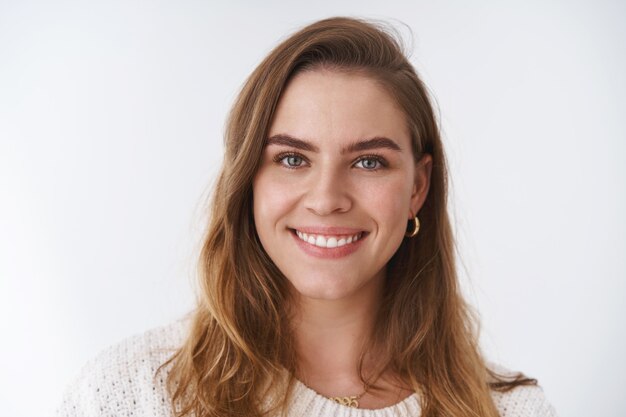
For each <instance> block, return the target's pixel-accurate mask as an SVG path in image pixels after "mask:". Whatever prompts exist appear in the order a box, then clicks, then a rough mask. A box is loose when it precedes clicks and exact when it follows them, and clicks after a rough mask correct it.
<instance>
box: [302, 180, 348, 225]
mask: <svg viewBox="0 0 626 417" xmlns="http://www.w3.org/2000/svg"><path fill="white" fill-rule="evenodd" d="M349 188H350V187H349V186H348V184H347V180H346V178H342V176H341V175H338V174H337V173H335V172H333V171H332V170H325V171H323V172H317V173H316V174H315V175H313V176H312V178H311V181H310V183H309V187H308V190H306V193H305V197H304V205H305V207H306V208H307V210H309V211H310V212H312V213H314V214H316V215H318V216H327V215H329V214H333V213H345V212H347V211H348V210H350V208H351V207H352V198H351V197H350V190H349Z"/></svg>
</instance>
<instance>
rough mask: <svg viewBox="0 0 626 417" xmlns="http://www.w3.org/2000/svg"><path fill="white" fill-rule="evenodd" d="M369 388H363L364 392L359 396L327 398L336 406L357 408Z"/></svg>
mask: <svg viewBox="0 0 626 417" xmlns="http://www.w3.org/2000/svg"><path fill="white" fill-rule="evenodd" d="M368 389H369V387H365V391H363V392H362V393H360V394H359V395H350V396H346V397H329V400H332V401H334V402H336V403H337V404H341V405H345V406H346V407H351V408H359V400H360V399H361V397H362V396H364V395H365V393H366V392H367V390H368Z"/></svg>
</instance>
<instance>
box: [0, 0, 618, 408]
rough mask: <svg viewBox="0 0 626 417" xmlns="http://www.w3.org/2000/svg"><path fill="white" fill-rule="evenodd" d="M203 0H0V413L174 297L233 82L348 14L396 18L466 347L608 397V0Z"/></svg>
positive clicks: (159, 313)
mask: <svg viewBox="0 0 626 417" xmlns="http://www.w3.org/2000/svg"><path fill="white" fill-rule="evenodd" d="M222 3H223V4H221V5H218V4H212V3H210V2H208V1H205V2H201V1H176V2H174V1H154V0H151V1H101V2H87V1H81V2H79V1H75V2H73V1H54V2H50V1H45V2H44V1H42V2H40V3H36V2H33V1H17V0H16V1H8V2H7V1H2V0H0V199H1V201H0V202H1V204H0V337H1V342H0V349H1V350H0V404H2V405H1V408H2V411H1V412H0V414H2V415H5V416H13V417H20V416H43V415H46V414H49V413H51V412H52V410H53V409H54V408H55V407H56V405H57V404H58V402H59V400H60V397H61V394H62V391H63V388H64V386H65V385H66V384H67V383H68V382H69V380H70V379H71V378H72V377H73V376H74V375H75V374H76V373H77V371H78V370H79V368H80V367H81V365H82V364H83V363H84V362H85V361H86V360H87V359H88V358H91V357H93V356H94V355H95V354H96V353H97V352H98V351H100V350H101V349H103V348H104V347H106V346H108V345H110V344H113V343H115V342H117V341H119V340H120V339H123V338H125V337H127V336H129V335H131V334H134V333H137V332H141V331H143V330H146V329H148V328H150V327H154V326H157V325H160V324H163V323H167V322H169V321H171V320H173V319H176V318H178V317H180V316H181V315H182V314H184V313H185V312H187V311H188V310H189V309H191V308H192V306H193V289H192V288H193V285H194V284H193V282H194V281H193V280H194V269H193V268H194V262H195V256H196V252H197V247H198V239H199V236H200V234H199V232H200V230H201V229H202V227H203V225H204V221H205V219H206V215H207V213H206V210H205V208H204V201H205V199H206V196H207V194H208V191H209V190H210V186H211V181H212V179H213V178H214V175H215V173H216V172H217V169H218V167H219V163H220V160H221V150H222V131H223V123H224V119H225V117H226V112H227V111H228V109H229V107H230V105H231V104H232V101H233V98H234V97H235V94H236V93H237V91H238V89H239V87H240V86H241V84H242V82H243V81H244V79H245V77H246V76H247V75H248V74H249V73H250V72H251V71H252V69H253V68H254V66H255V65H256V64H258V63H259V62H260V60H261V59H262V57H263V56H264V55H265V54H266V53H267V52H269V50H270V49H271V48H272V47H273V46H275V45H276V44H277V42H278V41H279V40H280V39H282V38H284V37H285V36H286V35H287V34H288V33H290V32H292V31H293V30H295V29H297V28H299V27H301V26H302V25H304V24H307V23H309V22H311V21H313V20H316V19H319V18H323V17H329V16H333V15H356V16H361V17H368V18H381V19H386V20H388V21H392V22H393V21H397V20H400V21H402V22H404V23H406V24H407V25H408V26H409V27H410V28H411V29H412V31H413V56H412V62H413V63H414V64H415V66H416V68H417V69H418V71H419V72H420V74H421V75H422V77H423V78H424V80H425V82H426V84H427V85H428V86H429V87H430V89H431V90H432V93H433V95H434V97H435V98H436V101H437V105H438V108H439V112H440V115H441V124H442V127H443V132H444V140H445V145H446V146H447V152H448V156H449V161H450V164H451V175H452V187H453V188H452V196H451V197H452V198H451V205H450V209H451V210H452V212H453V214H454V218H455V229H456V231H457V234H458V238H459V250H460V253H461V261H462V263H461V264H460V268H461V271H462V279H463V284H464V287H465V288H466V291H467V295H468V298H469V299H470V300H471V301H472V303H473V304H474V305H475V306H476V307H477V308H478V310H479V312H480V314H481V316H482V324H483V327H482V329H483V332H482V343H483V347H484V350H485V352H486V353H487V354H488V356H489V357H490V358H491V359H492V360H495V361H498V362H501V363H502V364H504V365H506V366H508V367H510V368H512V369H518V370H522V371H524V372H525V373H527V374H528V375H531V376H533V377H536V378H538V379H539V381H540V383H541V385H542V386H543V387H544V390H545V392H546V395H547V397H548V398H549V399H550V400H551V402H552V403H553V404H554V405H555V406H556V408H557V410H558V412H559V414H560V415H562V416H591V415H593V416H620V415H621V416H623V415H625V413H626V396H624V393H623V390H624V387H626V377H625V375H626V360H625V359H624V353H625V352H626V337H625V331H624V330H625V329H624V319H623V317H624V316H625V310H626V309H625V307H624V298H625V297H624V296H625V295H626V291H625V289H626V288H625V286H626V285H625V278H626V262H625V260H624V254H625V253H626V250H625V249H626V226H625V220H624V216H625V213H626V199H625V190H626V186H625V182H626V168H625V167H624V165H625V164H624V162H626V158H625V154H626V145H625V143H626V142H625V139H626V134H625V133H626V127H625V125H626V124H625V123H624V115H625V110H624V109H625V108H626V84H625V76H624V74H626V58H625V57H626V48H625V41H626V30H625V28H626V25H625V23H626V7H625V5H624V3H623V2H617V1H595V2H591V1H587V2H582V1H524V2H521V1H519V2H510V3H509V4H506V3H505V2H484V1H481V2H473V3H471V2H466V1H445V2H433V1H415V0H413V1H405V2H398V1H391V0H388V1H379V0H377V1H371V2H369V3H368V2H364V1H363V0H360V1H343V2H341V1H329V2H322V3H321V4H320V3H319V2H317V1H316V2H312V1H310V2H306V3H300V2H289V4H290V5H287V2H285V3H284V4H282V3H279V2H275V1H263V2H255V3H254V4H252V2H250V3H251V4H246V3H244V2H233V1H231V2H229V4H228V5H227V6H226V5H225V3H226V2H222ZM398 27H399V28H400V29H401V30H402V31H403V32H404V33H405V35H406V39H407V40H408V41H409V43H410V38H409V33H408V31H407V30H406V28H404V27H403V26H402V25H398Z"/></svg>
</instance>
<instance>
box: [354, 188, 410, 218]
mask: <svg viewBox="0 0 626 417" xmlns="http://www.w3.org/2000/svg"><path fill="white" fill-rule="evenodd" d="M361 194H362V195H363V196H365V198H366V199H365V200H362V201H363V205H364V206H365V207H368V208H369V209H370V212H371V213H372V215H373V216H374V217H375V218H377V219H379V225H378V226H379V227H380V228H385V229H395V228H397V227H404V226H402V225H403V224H404V223H405V221H406V220H407V219H408V215H409V207H410V200H411V187H408V186H407V181H406V179H405V178H404V177H403V176H398V177H396V178H387V179H386V180H385V181H381V182H379V183H370V184H368V187H367V190H364V191H363V192H362V193H361Z"/></svg>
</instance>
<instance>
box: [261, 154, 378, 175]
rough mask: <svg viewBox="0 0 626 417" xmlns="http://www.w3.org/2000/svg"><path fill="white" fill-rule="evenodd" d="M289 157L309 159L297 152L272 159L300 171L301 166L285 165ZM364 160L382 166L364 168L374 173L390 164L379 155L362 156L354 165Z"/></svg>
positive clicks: (279, 155)
mask: <svg viewBox="0 0 626 417" xmlns="http://www.w3.org/2000/svg"><path fill="white" fill-rule="evenodd" d="M288 157H297V158H300V159H301V160H302V161H303V162H307V159H306V158H305V156H304V155H302V154H299V153H297V152H282V153H279V154H278V155H276V156H274V158H272V159H273V161H274V162H276V163H277V164H280V165H282V166H283V167H285V168H287V169H299V168H300V166H301V165H297V166H289V165H285V164H284V163H283V160H284V159H285V158H288ZM364 160H365V161H367V160H374V161H376V162H378V163H379V164H380V166H379V167H378V168H373V169H366V168H363V169H365V170H366V171H371V172H374V171H378V170H380V169H383V168H387V167H388V166H389V163H388V162H387V160H386V159H385V158H383V157H382V156H381V155H377V154H368V155H361V156H359V157H358V158H357V159H356V160H355V161H354V164H357V163H359V162H361V161H364Z"/></svg>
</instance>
